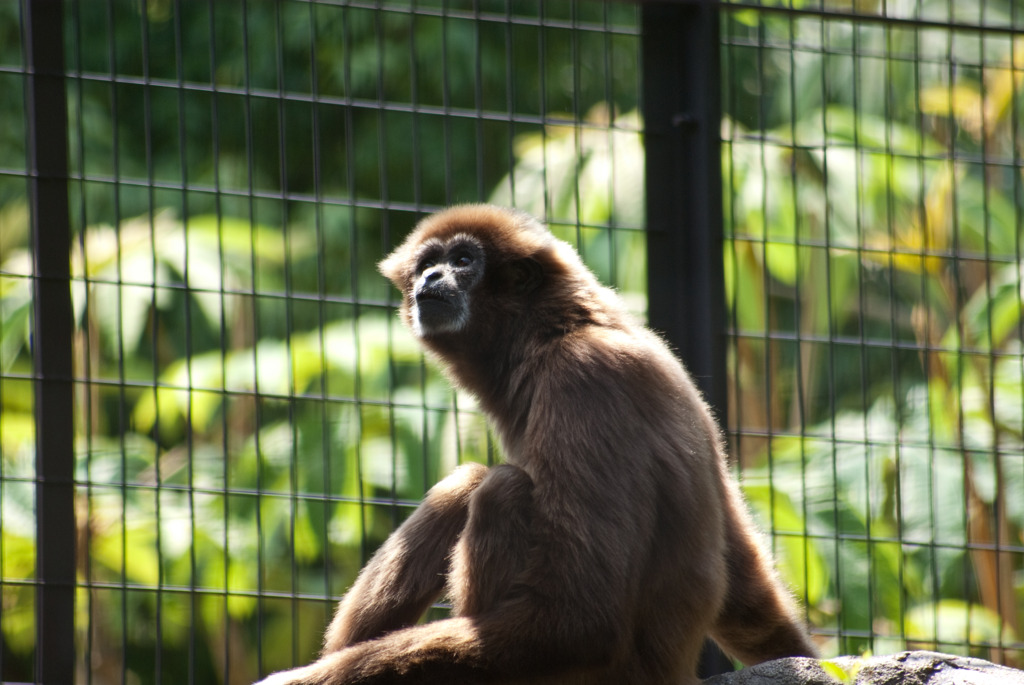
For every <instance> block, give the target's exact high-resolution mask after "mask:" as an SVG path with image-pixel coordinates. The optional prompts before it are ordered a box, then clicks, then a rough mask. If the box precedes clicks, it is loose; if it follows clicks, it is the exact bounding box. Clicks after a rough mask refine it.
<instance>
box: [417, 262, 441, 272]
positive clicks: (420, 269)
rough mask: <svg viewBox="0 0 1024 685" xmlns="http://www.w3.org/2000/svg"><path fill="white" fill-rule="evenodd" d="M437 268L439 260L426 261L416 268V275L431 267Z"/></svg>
mask: <svg viewBox="0 0 1024 685" xmlns="http://www.w3.org/2000/svg"><path fill="white" fill-rule="evenodd" d="M435 266H437V260H435V259H424V260H423V261H422V262H420V265H419V266H418V267H417V268H416V273H423V272H424V271H426V270H427V269H429V268H431V267H435Z"/></svg>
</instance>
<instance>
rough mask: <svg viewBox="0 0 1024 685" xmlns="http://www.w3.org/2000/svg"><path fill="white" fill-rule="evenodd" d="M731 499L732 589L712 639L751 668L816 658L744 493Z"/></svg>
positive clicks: (729, 561)
mask: <svg viewBox="0 0 1024 685" xmlns="http://www.w3.org/2000/svg"><path fill="white" fill-rule="evenodd" d="M729 494H730V500H731V501H730V504H729V507H728V508H727V511H728V513H729V517H728V521H727V528H726V530H727V543H728V547H727V551H726V567H727V569H728V570H727V573H728V576H729V589H728V591H727V592H726V596H725V604H724V605H723V607H722V612H721V614H719V618H718V620H717V622H716V625H715V628H714V630H713V631H712V633H711V636H712V637H713V638H714V639H715V641H716V642H718V643H719V644H720V645H721V646H722V647H723V648H724V649H725V651H726V652H728V653H729V654H731V655H732V656H734V657H736V658H737V659H739V660H740V661H742V662H743V663H744V664H747V665H750V664H756V663H760V662H762V661H769V660H771V659H780V658H782V657H787V656H809V657H813V656H817V649H816V648H815V646H814V643H813V642H812V641H811V638H810V636H809V635H808V634H807V631H806V630H805V628H804V625H803V621H802V619H801V617H800V615H799V611H798V609H797V606H796V603H795V602H794V601H793V598H792V597H791V596H790V594H789V592H788V591H787V590H786V588H785V587H784V586H783V584H782V581H780V580H779V578H778V576H777V574H776V573H775V568H774V565H773V563H772V559H771V557H770V555H769V554H768V553H767V552H766V551H765V550H764V549H763V548H762V546H761V542H760V539H759V535H758V533H757V531H756V529H755V528H754V524H753V523H752V521H751V520H750V516H749V514H748V513H747V511H746V508H745V506H744V504H743V502H742V501H741V500H740V496H739V493H738V492H736V491H734V490H730V493H729Z"/></svg>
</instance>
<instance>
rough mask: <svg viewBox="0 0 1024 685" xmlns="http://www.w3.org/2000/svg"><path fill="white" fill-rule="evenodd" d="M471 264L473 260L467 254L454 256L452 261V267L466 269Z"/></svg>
mask: <svg viewBox="0 0 1024 685" xmlns="http://www.w3.org/2000/svg"><path fill="white" fill-rule="evenodd" d="M472 263H473V258H472V257H470V256H469V255H468V254H462V255H456V256H455V258H454V259H452V266H458V267H466V266H469V265H470V264H472Z"/></svg>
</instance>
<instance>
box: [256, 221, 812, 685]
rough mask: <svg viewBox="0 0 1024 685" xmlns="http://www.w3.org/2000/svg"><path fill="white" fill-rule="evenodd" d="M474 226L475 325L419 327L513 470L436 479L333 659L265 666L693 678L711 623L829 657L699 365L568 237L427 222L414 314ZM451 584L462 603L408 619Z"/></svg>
mask: <svg viewBox="0 0 1024 685" xmlns="http://www.w3.org/2000/svg"><path fill="white" fill-rule="evenodd" d="M458 235H462V236H466V235H468V236H472V239H473V240H475V241H478V242H475V243H474V245H482V246H483V252H484V258H483V259H482V260H479V261H482V262H483V263H477V264H474V265H473V266H470V267H467V270H468V271H467V272H468V273H470V274H471V275H472V274H474V273H477V272H474V271H473V270H474V269H479V270H482V273H480V274H479V275H480V277H479V279H477V280H473V281H472V283H473V285H472V288H471V289H470V292H469V298H468V301H469V316H468V319H467V322H466V323H465V325H464V326H463V327H462V328H460V329H459V330H457V331H445V332H440V333H437V334H429V332H428V333H425V334H424V335H423V337H422V342H423V344H424V345H425V346H426V347H427V348H428V349H429V350H430V351H431V352H432V353H433V354H434V355H436V357H437V358H438V359H439V360H440V362H441V363H442V364H443V365H445V368H446V370H447V372H448V374H449V375H450V377H451V378H452V380H453V381H454V382H456V383H458V384H459V385H461V386H462V387H464V388H466V389H468V390H469V391H471V392H473V393H474V394H475V395H476V396H477V397H478V398H479V400H480V403H481V405H482V407H483V408H484V410H485V411H486V412H487V414H488V416H489V417H490V419H491V421H492V422H493V425H494V426H495V428H496V429H497V431H498V434H499V436H500V439H501V442H502V445H503V446H504V450H505V454H506V455H507V461H508V464H506V465H502V466H497V467H493V468H491V469H489V470H487V469H485V468H484V467H481V466H464V467H461V468H460V469H458V470H457V471H456V472H455V473H454V474H452V475H451V476H449V477H448V478H446V479H445V480H443V481H442V482H441V483H439V484H438V485H437V486H435V487H434V488H433V489H432V490H431V491H430V492H429V493H428V494H427V497H426V499H425V500H424V502H423V504H422V506H421V507H420V508H419V509H418V510H417V511H416V513H415V514H414V515H413V516H412V517H411V518H410V519H409V520H408V521H406V522H405V523H404V524H403V525H402V526H401V527H400V528H399V529H398V530H397V531H396V532H395V533H394V534H393V535H392V536H391V538H389V539H388V541H387V542H386V543H385V544H384V546H383V547H382V548H381V549H380V550H379V551H378V553H377V554H376V555H375V556H374V558H373V559H372V560H371V561H370V563H369V564H368V565H367V567H366V568H365V569H364V570H363V572H362V573H361V574H360V576H359V578H358V580H357V581H356V583H355V585H354V586H353V587H352V589H351V590H350V591H349V593H348V594H347V595H346V597H345V598H344V599H343V600H342V602H341V604H340V606H339V608H338V611H337V614H336V615H335V618H334V621H333V622H332V624H331V626H330V628H329V630H328V631H327V636H326V640H325V648H324V653H323V656H322V657H321V658H320V660H319V661H317V662H315V663H313V664H311V665H310V666H307V667H304V668H299V669H295V670H292V671H287V672H283V673H280V674H277V675H275V676H271V677H270V678H269V679H267V680H266V681H264V682H265V683H266V684H268V685H270V684H274V685H283V684H286V683H290V684H292V685H300V684H301V685H313V684H319V685H343V684H347V683H421V684H438V685H440V684H442V683H444V684H446V685H451V684H456V683H467V684H468V683H484V682H488V683H491V682H499V683H523V684H525V683H530V684H532V685H536V684H539V683H551V684H554V683H571V684H576V685H597V684H608V685H648V684H651V685H653V684H659V685H660V684H668V683H673V684H674V683H682V682H686V683H693V682H695V681H696V676H695V667H696V662H697V658H698V655H699V652H700V649H701V646H702V643H703V640H704V637H705V636H706V635H711V636H712V637H714V638H715V639H716V640H717V641H718V642H719V644H720V645H721V646H722V647H723V648H724V649H725V650H726V651H727V652H729V653H730V654H733V655H734V656H736V657H737V658H739V659H741V660H742V661H744V662H745V663H748V664H749V663H756V662H759V661H763V660H767V659H772V658H777V657H783V656H790V655H807V656H810V655H814V653H815V649H814V646H813V644H812V642H811V641H810V639H809V638H808V636H807V634H806V632H805V631H804V629H803V627H802V625H801V622H800V620H799V617H798V612H797V610H796V608H795V606H794V604H793V602H792V600H791V598H790V597H789V595H788V594H787V593H786V591H785V590H784V589H783V588H782V586H781V584H780V583H779V581H778V579H777V577H776V575H775V573H774V570H773V568H772V563H771V559H770V558H769V556H768V555H767V554H766V553H765V552H764V551H763V549H762V548H761V546H760V543H759V535H758V533H757V532H756V531H755V529H754V527H753V524H752V523H751V521H750V518H749V515H748V513H747V511H746V509H745V507H744V503H743V501H742V499H741V496H740V494H739V489H738V487H737V486H736V485H735V483H734V482H733V481H732V479H731V477H730V476H729V474H728V471H727V468H726V464H725V459H724V455H723V452H722V445H721V441H720V437H719V431H718V428H717V426H716V424H715V422H714V420H713V418H712V417H711V414H710V412H709V411H708V409H707V407H706V406H705V404H704V402H703V400H702V399H701V397H700V396H699V394H698V392H697V390H696V389H695V388H694V385H693V383H692V382H691V380H690V377H689V376H688V374H687V373H686V371H685V370H684V369H683V367H682V365H681V364H680V363H679V361H678V360H677V359H676V358H675V357H674V356H673V355H672V354H671V353H670V352H669V350H668V348H667V347H666V346H665V345H664V343H663V342H662V341H661V340H660V339H659V338H658V337H657V336H655V335H654V334H653V333H651V332H650V331H648V330H647V329H646V328H644V327H643V326H641V325H640V324H638V323H636V322H635V321H634V320H633V318H632V317H631V316H630V315H629V314H627V313H626V312H625V311H624V309H623V306H622V304H621V302H620V301H619V299H618V298H617V297H616V296H615V295H614V293H613V292H612V291H611V290H609V289H607V288H604V287H602V286H601V285H600V284H599V283H598V282H597V280H596V279H595V278H594V276H593V274H591V272H590V271H589V270H587V269H586V268H585V267H584V266H583V264H582V263H581V262H580V259H579V257H578V256H577V254H576V252H575V251H574V250H573V249H572V248H571V247H569V246H568V245H566V244H565V243H562V242H561V241H558V240H555V239H554V238H553V237H552V236H551V235H550V234H549V233H548V232H547V231H546V229H544V228H543V227H542V226H540V225H539V224H538V223H537V222H536V221H534V220H533V219H531V218H530V217H528V216H526V215H523V214H520V213H518V212H512V211H509V210H505V209H500V208H496V207H490V206H485V205H470V206H463V207H456V208H453V209H449V210H446V211H444V212H441V213H439V214H436V215H434V216H432V217H429V218H427V219H426V220H424V221H423V222H422V223H421V224H420V225H419V226H418V227H417V228H416V230H415V231H414V232H413V233H412V235H411V236H410V237H409V238H408V239H407V240H406V242H405V243H404V244H403V245H401V246H400V247H399V248H398V249H397V250H395V252H394V253H393V254H392V255H391V256H390V257H388V258H387V259H386V260H385V261H384V262H382V263H381V267H380V268H381V271H382V272H383V273H384V275H385V276H387V277H388V278H389V279H391V280H392V281H393V282H394V283H395V284H396V285H397V286H398V288H399V289H400V290H401V291H402V292H403V294H404V301H403V305H402V315H403V317H404V319H405V321H406V323H408V324H410V325H412V324H413V320H412V317H413V316H414V313H413V311H414V309H413V302H414V297H415V295H414V293H418V292H420V290H421V288H423V287H424V286H422V283H423V282H424V281H425V280H427V279H426V276H424V275H422V274H421V273H417V264H418V263H419V260H421V256H422V253H423V250H424V246H425V245H429V244H435V243H436V244H440V245H449V244H451V239H452V238H453V237H454V236H458ZM474 254H475V253H474ZM531 274H532V276H531ZM446 277H447V276H446ZM465 278H469V276H465ZM449 282H450V283H454V282H456V281H455V280H454V277H453V279H452V280H450V281H449ZM460 282H470V281H468V280H464V281H460ZM455 289H457V288H456V287H454V286H449V291H450V290H455ZM440 292H442V294H443V293H445V292H448V291H443V290H442V291H440ZM695 323H696V322H695ZM445 583H447V588H448V594H449V596H450V597H451V598H452V600H453V602H454V605H455V609H456V613H457V614H458V615H457V616H456V617H454V618H451V619H446V620H442V621H436V622H433V623H428V624H426V625H420V626H412V625H411V624H412V623H414V622H415V621H416V620H417V619H418V617H419V615H420V614H421V613H422V612H423V610H424V609H425V608H426V607H427V606H428V605H429V604H430V602H431V601H433V600H434V598H435V597H436V596H437V595H439V594H440V593H441V592H442V590H443V589H444V587H443V586H444V584H445Z"/></svg>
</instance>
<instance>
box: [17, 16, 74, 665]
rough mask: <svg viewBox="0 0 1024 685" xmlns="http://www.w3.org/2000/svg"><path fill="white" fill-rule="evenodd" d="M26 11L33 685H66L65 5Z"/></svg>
mask: <svg viewBox="0 0 1024 685" xmlns="http://www.w3.org/2000/svg"><path fill="white" fill-rule="evenodd" d="M24 9H25V13H24V16H25V21H26V31H25V38H26V57H27V64H28V78H27V85H26V96H27V97H26V108H27V121H28V128H29V130H28V155H29V159H28V163H29V202H30V207H31V216H32V224H31V228H32V248H33V254H34V259H35V278H34V280H33V287H34V292H33V296H34V303H33V331H32V354H33V362H34V367H35V379H36V381H35V417H36V418H35V424H36V479H37V481H36V554H37V561H36V574H37V578H36V581H37V583H38V585H37V594H36V682H38V683H43V684H44V685H49V684H53V685H57V684H58V683H60V684H61V685H68V684H69V683H72V682H73V681H74V672H75V668H74V666H75V650H74V644H75V640H74V637H75V631H74V627H75V623H74V606H75V505H74V498H75V488H74V415H73V403H72V396H73V383H72V362H71V360H72V333H73V321H72V309H71V279H70V276H71V274H70V245H71V235H70V221H69V211H68V185H67V184H68V158H67V149H68V145H67V142H68V134H67V128H68V113H67V103H66V96H65V81H64V21H63V3H62V2H60V1H59V0H27V2H26V4H25V5H24Z"/></svg>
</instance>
